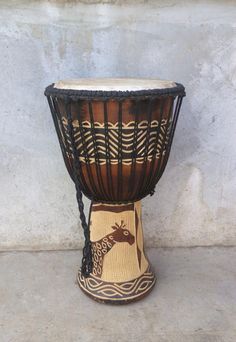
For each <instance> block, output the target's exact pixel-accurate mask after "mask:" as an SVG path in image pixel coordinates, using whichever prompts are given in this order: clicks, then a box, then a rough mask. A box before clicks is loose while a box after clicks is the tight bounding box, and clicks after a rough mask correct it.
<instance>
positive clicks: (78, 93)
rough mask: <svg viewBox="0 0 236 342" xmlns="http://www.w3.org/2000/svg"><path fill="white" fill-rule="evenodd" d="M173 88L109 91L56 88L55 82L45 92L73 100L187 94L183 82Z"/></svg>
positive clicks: (47, 94) (48, 94)
mask: <svg viewBox="0 0 236 342" xmlns="http://www.w3.org/2000/svg"><path fill="white" fill-rule="evenodd" d="M175 84H176V86H175V87H173V88H163V89H149V90H148V89H146V90H133V91H129V90H127V91H107V90H99V91H96V90H75V89H58V88H54V85H55V83H52V84H50V85H49V86H48V87H47V88H46V89H45V92H44V94H45V95H46V96H56V97H58V98H65V97H66V98H70V99H72V100H112V99H114V100H116V99H117V100H119V99H120V100H122V99H126V98H129V99H135V98H139V99H140V98H143V99H145V98H150V97H162V96H185V88H184V86H183V85H182V84H181V83H176V82H175Z"/></svg>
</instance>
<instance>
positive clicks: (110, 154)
mask: <svg viewBox="0 0 236 342" xmlns="http://www.w3.org/2000/svg"><path fill="white" fill-rule="evenodd" d="M174 100H175V97H174V96H161V97H159V98H155V99H151V98H142V99H125V100H122V101H118V100H115V99H110V100H106V101H102V100H90V101H87V100H73V99H71V100H70V102H69V105H68V102H67V103H66V101H65V100H64V99H62V98H54V104H55V108H56V113H57V114H56V115H57V120H58V125H59V127H60V130H59V132H60V133H59V134H60V135H61V140H62V141H63V144H64V148H65V151H66V153H65V154H64V158H65V159H66V160H65V161H66V164H67V168H68V171H69V173H70V175H71V177H72V178H73V177H74V176H73V153H72V148H71V137H70V134H69V127H68V110H69V111H70V114H71V117H72V122H73V134H74V138H75V144H76V149H77V153H78V157H79V161H80V168H79V170H78V173H79V179H80V186H81V188H82V191H83V192H84V194H85V195H86V196H87V197H88V198H90V199H93V200H94V201H98V202H107V203H118V202H122V203H123V202H131V201H136V200H139V199H141V198H143V197H145V196H147V195H148V194H149V193H150V192H151V191H152V190H153V188H154V187H155V185H156V183H157V181H158V179H159V178H160V176H161V174H162V172H163V171H164V168H165V165H166V162H167V158H168V154H169V145H170V134H171V129H172V126H173V120H172V119H173V108H174Z"/></svg>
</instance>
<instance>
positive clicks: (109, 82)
mask: <svg viewBox="0 0 236 342" xmlns="http://www.w3.org/2000/svg"><path fill="white" fill-rule="evenodd" d="M175 87H176V83H175V82H173V81H166V80H158V79H142V78H81V79H72V80H62V81H59V82H56V83H55V84H54V88H57V89H74V90H89V91H99V90H100V91H142V90H151V89H152V90H154V89H169V88H175Z"/></svg>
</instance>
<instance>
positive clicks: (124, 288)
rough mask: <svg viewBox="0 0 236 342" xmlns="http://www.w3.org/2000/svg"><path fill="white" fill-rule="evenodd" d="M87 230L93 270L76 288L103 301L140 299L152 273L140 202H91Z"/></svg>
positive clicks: (152, 277)
mask: <svg viewBox="0 0 236 342" xmlns="http://www.w3.org/2000/svg"><path fill="white" fill-rule="evenodd" d="M90 232H91V246H92V259H93V269H92V272H91V273H90V275H89V277H87V278H85V277H84V276H83V275H82V274H81V271H79V274H78V283H79V286H80V288H81V289H82V290H83V291H84V292H85V293H86V294H87V295H88V296H90V297H92V298H93V299H95V300H97V301H99V302H103V303H114V304H122V303H129V302H132V301H135V300H138V299H141V298H143V297H144V296H145V295H146V294H148V292H149V291H150V290H151V289H152V287H153V285H154V283H155V276H154V274H153V272H152V271H151V268H150V264H149V261H148V259H147V257H146V254H145V251H144V246H143V231H142V220H141V203H140V201H138V202H134V203H129V204H113V205H109V204H102V203H93V204H92V205H91V215H90Z"/></svg>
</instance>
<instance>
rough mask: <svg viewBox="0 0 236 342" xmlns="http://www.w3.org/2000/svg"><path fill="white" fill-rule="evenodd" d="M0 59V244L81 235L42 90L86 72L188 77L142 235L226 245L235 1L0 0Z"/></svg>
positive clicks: (232, 224)
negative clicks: (185, 91)
mask: <svg viewBox="0 0 236 342" xmlns="http://www.w3.org/2000/svg"><path fill="white" fill-rule="evenodd" d="M0 70H1V74H0V89H1V92H0V104H1V111H0V115H1V120H0V139H1V145H0V146H1V151H0V156H1V157H0V158H1V169H0V173H1V174H0V189H1V196H0V211H1V212H0V214H1V225H0V249H2V250H4V249H47V248H48V249H54V248H75V247H78V246H81V245H82V232H81V230H80V229H79V223H78V212H77V206H76V201H75V191H74V186H73V184H72V182H71V180H70V178H69V176H68V174H67V171H66V168H65V166H64V164H63V160H62V157H61V152H60V150H59V145H58V141H57V138H56V134H55V132H54V127H53V123H52V119H51V117H50V113H49V109H48V106H47V103H46V99H45V98H44V96H43V91H44V88H45V86H47V85H48V84H50V83H52V82H53V81H55V80H58V79H63V78H69V77H74V78H76V77H95V76H100V77H102V76H105V77H109V76H120V77H125V76H129V77H152V78H155V77H159V78H163V79H172V80H176V81H179V82H182V83H183V84H184V85H185V86H186V90H187V97H186V98H185V101H184V106H183V108H182V112H181V116H180V119H179V123H178V127H177V131H176V135H175V139H174V144H173V149H172V154H171V157H170V160H169V164H168V167H167V169H166V171H165V174H164V175H163V178H162V179H161V181H160V183H159V185H158V187H157V193H156V194H155V195H154V196H153V197H152V198H148V199H146V200H144V201H143V204H144V213H143V219H144V231H145V237H146V243H147V245H149V246H196V245H216V244H219V245H235V244H236V229H235V228H236V191H235V190H236V189H235V188H236V172H235V171H236V138H235V132H236V116H235V108H236V96H235V85H236V2H235V1H232V2H230V1H220V0H218V1H211V0H208V1H197V0H195V1H194V0H189V1H187V0H186V1H177V0H170V1H168V0H167V1H159V0H157V1H116V2H115V1H101V2H100V1H93V2H91V1H20V0H15V1H4V0H1V1H0Z"/></svg>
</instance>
